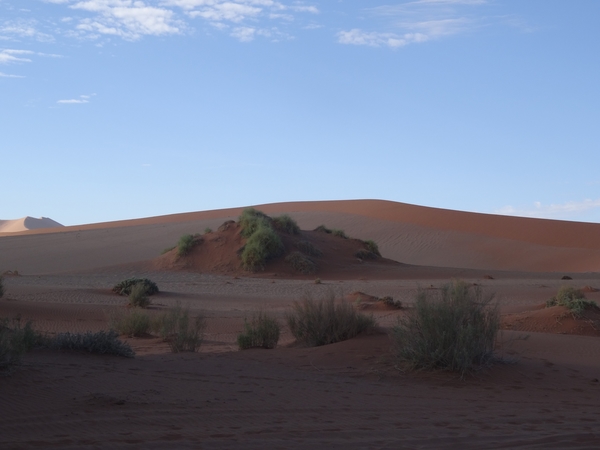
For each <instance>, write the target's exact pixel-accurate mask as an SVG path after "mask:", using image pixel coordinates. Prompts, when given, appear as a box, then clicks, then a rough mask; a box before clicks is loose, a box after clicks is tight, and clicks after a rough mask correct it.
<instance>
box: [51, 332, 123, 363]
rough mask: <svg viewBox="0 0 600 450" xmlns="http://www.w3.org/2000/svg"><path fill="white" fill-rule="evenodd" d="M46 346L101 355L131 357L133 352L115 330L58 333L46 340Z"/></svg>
mask: <svg viewBox="0 0 600 450" xmlns="http://www.w3.org/2000/svg"><path fill="white" fill-rule="evenodd" d="M47 346H48V347H49V348H52V349H55V350H81V351H86V352H89V353H98V354H101V355H117V356H125V357H127V358H133V357H134V356H135V352H134V351H133V349H132V348H131V347H130V346H129V344H127V343H126V342H123V341H121V340H120V339H119V335H118V333H117V332H116V331H114V330H110V331H98V332H96V333H92V332H87V333H69V332H67V333H60V334H57V335H56V336H54V338H52V339H50V340H48V342H47Z"/></svg>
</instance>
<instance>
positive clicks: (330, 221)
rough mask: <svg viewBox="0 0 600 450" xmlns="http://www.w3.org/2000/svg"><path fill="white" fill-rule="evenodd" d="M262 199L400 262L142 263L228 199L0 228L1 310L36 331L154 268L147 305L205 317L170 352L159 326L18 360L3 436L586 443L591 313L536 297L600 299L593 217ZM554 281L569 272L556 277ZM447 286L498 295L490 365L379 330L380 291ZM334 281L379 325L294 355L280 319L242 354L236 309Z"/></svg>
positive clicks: (100, 441)
mask: <svg viewBox="0 0 600 450" xmlns="http://www.w3.org/2000/svg"><path fill="white" fill-rule="evenodd" d="M260 209H262V210H263V211H265V212H266V213H268V214H271V215H274V214H277V213H280V212H288V213H290V214H291V215H292V216H293V217H295V218H297V220H298V221H299V223H300V225H301V227H302V228H303V229H314V228H315V227H316V226H317V225H320V224H322V223H324V224H325V225H327V226H329V227H330V228H343V229H345V231H346V233H347V234H348V235H350V236H354V237H357V238H361V239H373V240H375V241H376V242H378V243H379V246H380V249H381V251H382V253H383V255H384V256H385V257H387V258H391V259H395V260H397V261H399V262H401V263H403V264H396V263H390V266H389V267H387V268H386V267H379V268H377V270H371V269H372V267H371V268H368V266H362V267H365V268H368V269H369V270H366V269H365V270H361V266H360V264H359V263H356V267H354V266H353V264H354V263H355V262H352V263H343V261H346V259H343V258H342V259H339V260H337V263H336V264H337V266H335V267H334V268H333V269H330V270H329V271H328V272H327V273H326V276H322V277H321V279H322V282H321V284H315V282H314V280H313V279H312V277H309V278H307V277H298V276H294V277H291V279H290V277H289V274H286V273H284V271H282V270H280V269H274V270H272V271H267V272H265V273H264V274H260V275H259V276H255V275H251V274H245V273H243V272H240V271H239V268H237V267H233V271H232V272H230V274H229V275H223V273H228V272H226V271H225V272H219V271H216V272H219V273H220V274H216V275H215V274H211V273H207V271H212V272H214V271H213V270H208V269H210V267H198V266H194V265H192V267H179V268H177V267H169V270H162V269H164V268H165V267H162V268H161V267H156V266H155V267H153V270H150V269H151V268H152V267H151V266H152V264H154V263H153V262H152V261H156V258H158V260H161V257H160V256H159V254H160V252H161V250H162V249H164V248H166V247H169V246H173V245H174V244H175V243H176V241H177V239H178V238H179V236H181V235H182V234H184V233H195V232H202V231H203V230H204V228H206V227H211V228H213V229H216V228H217V227H218V226H219V225H220V224H221V223H223V222H224V221H225V220H228V219H231V218H235V217H236V216H237V215H238V214H239V212H240V210H239V209H237V210H223V211H208V212H201V213H189V214H181V215H173V216H164V217H158V218H149V219H140V220H132V221H124V222H113V223H108V224H93V225H86V226H81V227H65V228H64V229H55V230H40V231H38V232H36V231H28V232H25V233H19V234H17V235H11V236H3V237H0V273H3V272H5V271H6V270H12V271H15V270H17V271H18V272H19V275H18V276H14V275H13V276H5V277H4V285H5V291H6V293H5V296H4V297H3V298H2V299H0V317H13V316H14V315H16V314H21V316H22V317H23V318H24V319H32V320H33V321H34V327H36V328H38V329H40V330H42V331H45V332H48V333H57V332H61V331H76V332H78V331H86V330H92V331H97V330H101V329H106V328H107V327H108V323H109V319H110V317H111V316H112V315H113V314H115V313H117V312H119V311H123V310H124V307H125V304H126V303H127V299H126V298H123V297H119V296H116V295H113V294H111V293H110V287H111V286H112V285H113V284H114V283H116V282H117V281H120V280H122V279H124V278H127V277H130V276H148V277H149V278H151V279H153V280H154V281H156V282H157V283H158V285H159V287H160V289H161V292H160V293H159V294H158V295H156V296H154V297H153V298H152V299H153V306H152V309H151V310H150V312H151V313H154V312H157V311H161V310H164V309H165V308H168V307H169V306H172V305H175V304H177V303H180V304H183V305H187V306H189V307H190V309H191V312H192V314H199V313H200V312H203V313H204V314H205V315H206V316H207V320H208V329H207V334H206V337H205V342H204V343H203V345H202V347H201V349H200V352H199V353H193V354H190V353H184V354H173V353H170V352H169V349H168V347H167V345H166V344H165V343H163V342H161V341H160V340H159V339H157V338H135V339H127V340H128V341H129V342H130V343H131V345H132V346H133V347H134V349H135V350H136V352H137V356H136V358H135V359H125V358H119V357H110V356H96V355H87V354H80V353H67V352H51V351H44V350H36V351H34V352H32V353H29V354H27V355H26V356H25V358H24V361H23V364H22V365H21V366H20V367H18V368H17V369H16V371H15V372H14V373H12V374H10V375H9V376H6V377H2V378H0V404H1V405H2V408H0V448H61V449H62V448H73V449H80V448H107V447H108V448H307V447H315V448H344V449H347V448H477V449H481V448H582V449H583V448H596V447H597V446H598V442H600V432H599V431H598V429H597V426H596V424H597V422H598V420H599V416H600V382H599V381H598V380H599V379H600V337H598V334H597V332H596V331H594V330H596V328H595V326H596V322H595V321H596V320H597V317H596V316H594V315H590V316H589V317H588V316H586V317H585V318H584V320H579V321H576V320H574V319H573V317H572V316H571V315H570V314H569V313H568V312H567V311H565V310H564V309H561V308H549V309H545V308H544V309H542V308H540V305H541V304H543V303H544V302H545V301H546V300H547V299H549V298H550V297H552V296H553V295H554V294H555V293H556V291H557V289H558V288H559V287H560V286H561V285H562V284H570V285H573V286H575V287H578V288H585V291H586V297H587V298H589V299H591V300H596V301H599V300H600V292H599V291H598V290H597V289H596V288H597V287H600V274H598V273H597V272H598V270H600V269H599V267H600V266H599V264H600V259H599V258H598V254H599V250H600V225H598V224H581V223H573V222H558V221H547V220H536V219H521V218H515V217H502V216H493V215H482V214H473V213H461V212H454V211H445V210H439V209H432V208H422V207H417V206H411V205H404V204H397V203H392V202H382V201H349V202H314V203H311V202H303V203H287V204H277V205H265V206H264V207H260ZM211 252H212V253H211V257H210V258H209V259H210V261H211V262H210V263H211V264H212V266H211V267H213V268H214V267H218V266H219V264H220V262H219V258H220V257H221V256H222V254H221V253H220V252H218V251H217V250H216V247H215V248H214V249H213V250H211ZM166 259H168V255H166V256H164V257H162V260H166ZM226 260H227V264H233V262H232V259H231V257H230V256H227V258H226ZM415 264H421V265H415ZM444 266H446V267H445V268H444ZM465 267H466V268H467V269H465ZM199 268H200V269H201V270H202V271H203V273H198V272H197V271H198V269H199ZM156 269H161V270H159V271H156ZM173 269H178V270H173ZM181 269H183V270H181ZM592 271H596V272H595V273H592ZM567 273H568V274H569V275H570V276H571V277H572V278H573V280H570V281H563V280H561V277H562V275H565V274H567ZM451 278H463V279H466V280H467V281H469V282H471V283H475V284H478V285H479V286H481V287H482V288H483V289H484V290H485V291H486V292H495V293H496V298H497V300H498V302H499V306H500V309H501V311H502V313H503V327H504V328H505V329H504V330H503V331H502V333H501V334H500V335H499V340H498V352H499V356H501V357H502V358H503V361H504V362H502V363H499V364H495V365H494V366H493V367H491V368H490V369H486V370H483V371H481V372H478V373H476V374H474V375H472V376H469V377H467V378H466V379H465V380H460V379H459V378H458V377H457V376H456V375H453V374H449V373H440V372H434V373H428V372H414V373H404V372H402V371H400V370H398V367H397V364H396V362H395V360H394V358H393V356H392V354H391V351H390V340H389V338H388V337H387V334H386V333H387V332H389V331H390V330H391V329H392V327H393V326H394V324H395V323H396V321H397V318H398V317H399V316H400V315H402V314H405V313H406V310H405V309H403V310H398V309H394V308H383V307H379V306H378V305H379V303H380V302H378V301H377V299H378V298H381V297H384V296H391V297H393V298H394V299H395V300H400V301H402V303H403V305H404V306H406V307H410V305H411V303H412V301H413V300H414V297H415V293H416V292H417V290H418V289H423V288H428V292H430V293H432V294H435V292H436V289H437V287H439V286H440V285H441V284H442V283H445V282H448V281H449V280H450V279H451ZM586 286H587V288H586ZM330 292H333V293H334V295H336V296H337V297H338V298H343V297H346V299H347V300H348V301H350V302H352V303H355V304H358V303H360V304H362V305H366V307H365V309H366V310H367V311H368V312H369V313H371V312H372V313H373V314H374V316H375V318H376V319H377V321H378V323H379V326H380V331H379V332H378V333H377V334H374V335H371V336H361V337H359V338H356V339H353V340H350V341H346V342H342V343H338V344H333V345H329V346H324V347H320V348H301V347H298V346H296V345H294V342H293V338H292V336H291V334H290V332H289V330H287V328H286V327H285V326H284V328H283V333H282V337H281V341H280V346H279V347H278V348H277V349H275V350H250V351H243V352H240V351H237V347H236V344H235V340H236V337H237V334H238V333H239V332H240V331H241V330H242V327H243V323H244V319H245V318H248V317H250V316H251V315H252V314H253V313H255V312H256V311H257V310H259V309H263V310H268V311H269V312H271V313H272V314H274V315H276V316H277V317H278V318H279V319H280V320H281V323H282V324H284V320H283V318H284V315H285V313H286V311H287V310H288V309H289V307H290V305H291V304H292V302H293V301H294V300H298V299H300V298H302V297H304V296H313V297H319V296H324V295H330V294H329V293H330ZM359 296H360V302H359V301H358V300H359V299H358V297H359ZM363 297H364V298H363ZM578 334H580V335H578ZM581 334H583V335H581Z"/></svg>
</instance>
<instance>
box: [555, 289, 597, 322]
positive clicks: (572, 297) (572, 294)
mask: <svg viewBox="0 0 600 450" xmlns="http://www.w3.org/2000/svg"><path fill="white" fill-rule="evenodd" d="M551 306H565V307H566V308H567V309H569V311H571V313H572V314H573V315H574V316H575V317H581V316H582V315H583V313H584V312H585V310H586V309H590V308H594V309H595V308H598V305H597V304H596V302H595V301H593V300H587V299H586V298H585V294H584V293H583V291H582V290H581V289H575V288H574V287H572V286H568V285H565V286H562V287H561V288H560V289H559V290H558V292H557V293H556V296H554V297H552V298H551V299H550V300H548V301H547V302H546V307H551Z"/></svg>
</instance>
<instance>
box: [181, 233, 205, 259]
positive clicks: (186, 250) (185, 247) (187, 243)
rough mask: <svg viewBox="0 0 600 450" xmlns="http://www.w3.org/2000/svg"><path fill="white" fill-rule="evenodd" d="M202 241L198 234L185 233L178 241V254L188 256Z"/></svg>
mask: <svg viewBox="0 0 600 450" xmlns="http://www.w3.org/2000/svg"><path fill="white" fill-rule="evenodd" d="M199 243H200V239H198V236H194V235H193V234H184V235H183V236H181V237H180V238H179V241H177V256H180V257H182V256H186V255H189V254H190V253H191V251H192V249H193V248H194V247H195V246H196V245H198V244H199Z"/></svg>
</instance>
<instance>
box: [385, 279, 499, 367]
mask: <svg viewBox="0 0 600 450" xmlns="http://www.w3.org/2000/svg"><path fill="white" fill-rule="evenodd" d="M492 300H493V295H492V296H489V297H487V298H485V299H484V298H483V294H482V291H481V289H480V288H479V287H471V286H469V285H468V284H467V283H465V282H464V281H455V282H453V283H452V284H449V285H446V286H444V287H443V288H442V290H441V293H440V295H439V298H437V299H435V300H432V299H430V298H429V297H428V295H427V292H426V291H421V292H419V293H418V295H417V299H416V303H415V307H414V310H412V311H410V312H409V314H408V315H407V316H405V317H404V318H402V319H400V320H399V322H398V325H397V326H396V327H395V328H394V330H393V332H392V340H393V342H394V347H395V353H396V355H397V356H398V358H399V359H400V361H402V362H404V363H406V364H408V365H409V367H410V368H413V369H442V370H450V371H455V372H459V373H460V374H461V376H464V375H465V374H466V373H467V372H468V371H470V370H472V369H473V368H474V367H476V366H481V365H484V364H488V363H490V362H491V361H492V360H493V357H494V343H495V340H496V334H497V332H498V329H499V328H500V314H499V311H498V307H497V305H495V304H492Z"/></svg>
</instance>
